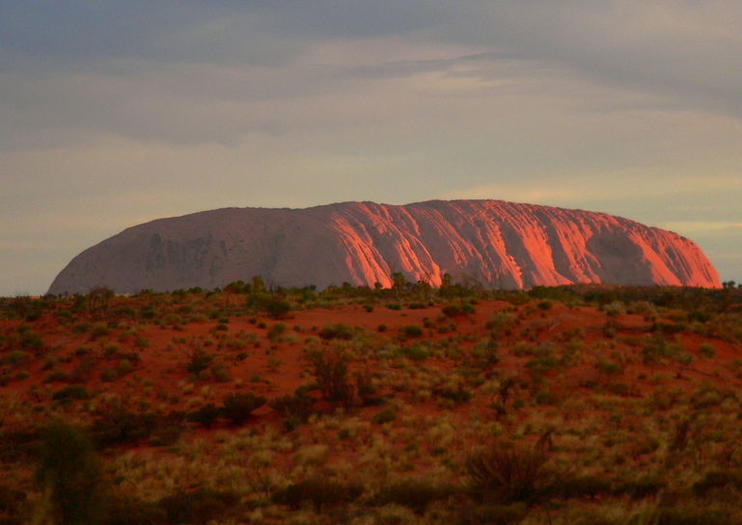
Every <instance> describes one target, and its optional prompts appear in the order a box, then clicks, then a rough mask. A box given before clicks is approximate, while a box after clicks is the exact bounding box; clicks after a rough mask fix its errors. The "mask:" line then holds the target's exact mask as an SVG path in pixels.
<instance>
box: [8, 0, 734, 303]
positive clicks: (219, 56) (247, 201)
mask: <svg viewBox="0 0 742 525" xmlns="http://www.w3.org/2000/svg"><path fill="white" fill-rule="evenodd" d="M739 27H742V3H740V2H739V1H737V0H710V1H704V2H696V1H690V0H686V1H680V0H677V1H670V0H660V1H653V2H646V1H639V0H620V1H618V0H616V1H611V0H600V1H598V0H595V1H587V0H585V1H567V2H565V1H563V0H552V1H546V0H541V1H538V0H519V1H517V2H516V1H496V0H495V1H493V0H460V1H457V2H441V1H433V0H394V1H392V0H388V1H387V0H377V1H374V2H369V1H367V0H366V1H361V0H345V1H340V0H334V1H330V0H313V1H312V2H306V1H302V0H272V1H244V0H243V1H237V0H231V1H230V0H216V1H215V0H211V1H209V2H202V1H197V0H190V1H189V0H181V1H178V2H174V1H159V0H149V1H146V2H145V1H139V0H127V1H126V2H121V1H114V0H95V1H92V0H91V1H85V2H83V1H78V0H67V1H65V2H59V1H51V0H47V1H43V0H39V1H33V2H18V1H11V0H0V295H14V294H16V293H34V294H35V293H41V292H44V291H45V290H46V289H47V287H48V285H49V283H50V282H51V280H52V279H53V277H54V276H55V275H56V273H57V272H58V271H59V270H61V268H62V267H63V266H64V265H65V264H66V263H67V262H68V261H69V259H70V258H72V257H73V256H74V255H76V254H77V253H79V252H80V251H81V250H82V249H84V248H86V247H88V246H90V245H92V244H94V243H96V242H99V241H101V240H103V239H104V238H106V237H108V236H111V235H113V234H115V233H118V232H119V231H121V230H122V229H124V228H126V227H128V226H131V225H133V224H136V223H139V222H142V221H145V220H150V219H153V218H157V217H162V216H171V215H181V214H185V213H190V212H193V211H199V210H204V209H212V208H219V207H225V206H271V207H287V206H290V207H303V206H311V205H315V204H324V203H328V202H335V201H344V200H375V201H380V202H387V203H398V204H401V203H406V202H413V201H421V200H426V199H432V198H465V197H472V198H495V199H506V200H514V201H520V202H536V203H541V204H550V205H557V206H565V207H574V208H582V209H590V210H599V211H606V212H609V213H614V214H617V215H621V216H625V217H629V218H632V219H635V220H638V221H641V222H644V223H647V224H650V225H654V226H660V227H665V228H668V229H672V230H674V231H677V232H678V233H682V234H683V235H686V236H688V237H690V238H692V239H694V240H695V241H697V242H698V243H699V244H700V245H701V247H702V248H703V249H704V250H705V251H706V253H707V254H708V255H709V257H710V258H711V260H712V261H713V262H714V264H715V265H716V266H717V268H718V269H719V271H720V273H721V277H722V279H723V280H728V279H735V280H738V281H739V280H742V270H741V269H742V211H741V207H740V204H739V203H740V202H742V95H741V94H742V53H740V50H742V33H741V32H740V31H739Z"/></svg>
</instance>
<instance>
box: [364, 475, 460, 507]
mask: <svg viewBox="0 0 742 525" xmlns="http://www.w3.org/2000/svg"><path fill="white" fill-rule="evenodd" d="M455 493H456V489H455V488H453V487H451V486H443V485H434V484H432V483H430V482H428V481H424V480H416V479H406V480H403V481H400V482H397V483H394V484H392V485H386V486H384V487H383V488H382V489H381V490H380V491H379V492H378V493H377V494H376V496H374V498H373V500H372V501H371V503H372V504H373V505H377V506H384V505H389V504H395V505H402V506H404V507H409V508H410V509H412V510H413V511H415V512H417V513H420V514H422V513H424V512H425V510H426V509H427V507H428V505H430V504H431V503H433V502H434V501H440V500H445V499H448V498H449V497H450V496H451V495H453V494H455Z"/></svg>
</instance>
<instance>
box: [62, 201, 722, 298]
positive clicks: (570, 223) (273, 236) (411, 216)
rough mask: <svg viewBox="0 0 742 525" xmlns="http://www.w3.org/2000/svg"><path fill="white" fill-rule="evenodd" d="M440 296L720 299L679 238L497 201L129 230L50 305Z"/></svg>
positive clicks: (194, 217)
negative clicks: (452, 285)
mask: <svg viewBox="0 0 742 525" xmlns="http://www.w3.org/2000/svg"><path fill="white" fill-rule="evenodd" d="M393 272H402V273H403V274H404V275H405V276H406V277H407V279H408V280H411V281H417V280H424V281H427V282H428V283H430V284H433V285H438V284H440V283H441V279H442V276H443V274H444V273H446V272H447V273H450V274H451V275H452V276H453V277H454V279H456V280H465V281H469V282H475V281H476V282H479V283H481V284H482V285H485V286H487V287H496V288H507V289H514V288H530V287H532V286H536V285H546V286H552V285H559V284H570V283H615V284H640V285H649V284H661V285H686V286H702V287H719V286H720V283H719V276H718V274H717V272H716V270H715V268H714V267H713V265H712V264H711V263H710V262H709V260H708V259H707V258H706V256H705V255H704V253H703V252H702V251H701V250H700V249H699V248H698V246H696V244H695V243H693V242H692V241H690V240H688V239H686V238H684V237H681V236H680V235H678V234H676V233H673V232H669V231H666V230H661V229H659V228H652V227H649V226H645V225H643V224H639V223H637V222H634V221H631V220H628V219H624V218H621V217H615V216H612V215H608V214H605V213H596V212H589V211H583V210H568V209H562V208H554V207H550V206H537V205H531V204H516V203H511V202H505V201H496V200H457V201H429V202H420V203H414V204H407V205H404V206H394V205H388V204H376V203H373V202H344V203H338V204H330V205H327V206H317V207H313V208H306V209H266V208H225V209H220V210H213V211H206V212H201V213H194V214H191V215H185V216H182V217H173V218H168V219H159V220H155V221H152V222H148V223H146V224H141V225H138V226H134V227H132V228H128V229H126V230H124V231H123V232H121V233H119V234H118V235H115V236H113V237H111V238H109V239H106V240H105V241H103V242H101V243H99V244H96V245H95V246H93V247H91V248H88V249H87V250H85V251H84V252H82V253H81V254H80V255H78V256H77V257H75V258H74V259H72V261H71V262H70V263H69V264H68V265H67V267H66V268H65V269H64V270H62V271H61V272H60V273H59V275H58V276H57V278H56V279H55V280H54V282H53V283H52V285H51V288H50V289H49V293H52V294H61V293H76V292H81V293H84V292H87V291H88V290H90V289H91V288H93V287H96V286H106V287H109V288H111V289H113V290H115V291H117V292H136V291H139V290H142V289H147V288H149V289H152V290H156V291H163V290H173V289H178V288H190V287H194V286H199V287H202V288H215V287H219V286H223V285H224V284H226V283H228V282H231V281H235V280H240V279H242V280H248V279H250V278H251V277H252V276H254V275H261V276H263V278H264V279H265V280H266V282H268V283H271V284H275V285H282V286H304V285H309V284H314V285H317V286H318V287H320V288H322V287H325V286H327V285H330V284H341V283H343V282H350V283H354V284H365V285H369V286H374V284H375V283H377V282H378V283H381V284H382V285H384V286H390V285H391V274H392V273H393Z"/></svg>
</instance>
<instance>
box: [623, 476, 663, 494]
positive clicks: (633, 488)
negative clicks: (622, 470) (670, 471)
mask: <svg viewBox="0 0 742 525" xmlns="http://www.w3.org/2000/svg"><path fill="white" fill-rule="evenodd" d="M665 486H666V483H665V482H664V481H663V480H661V479H659V478H657V477H656V476H654V475H649V474H648V475H644V476H642V477H640V478H638V479H635V480H631V481H625V482H623V483H621V484H619V485H617V486H616V487H615V488H614V489H613V493H614V494H615V495H626V496H629V497H630V498H631V499H635V500H639V499H644V498H647V497H649V496H654V495H655V494H657V493H658V492H659V491H660V490H662V489H663V488H665Z"/></svg>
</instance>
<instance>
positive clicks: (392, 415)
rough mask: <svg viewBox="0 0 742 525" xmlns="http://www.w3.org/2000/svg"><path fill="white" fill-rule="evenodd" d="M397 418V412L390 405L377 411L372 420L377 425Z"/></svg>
mask: <svg viewBox="0 0 742 525" xmlns="http://www.w3.org/2000/svg"><path fill="white" fill-rule="evenodd" d="M395 419H397V412H396V411H395V410H394V409H393V408H391V407H390V408H385V409H384V410H381V411H380V412H377V413H376V415H374V417H372V418H371V422H372V423H376V424H377V425H383V424H384V423H389V422H390V421H394V420H395Z"/></svg>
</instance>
